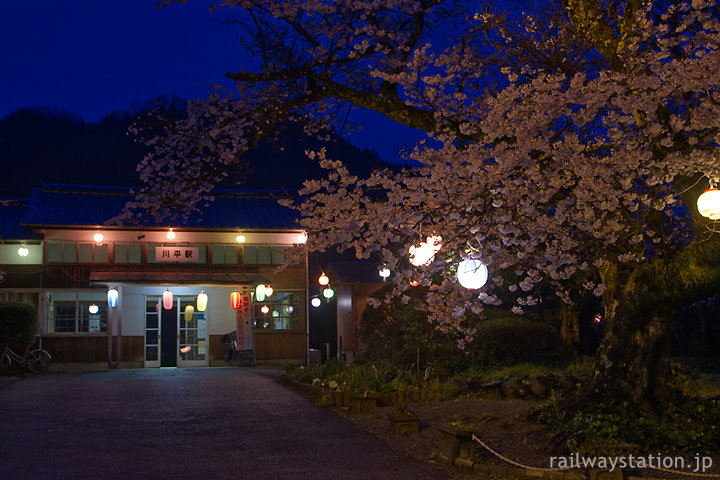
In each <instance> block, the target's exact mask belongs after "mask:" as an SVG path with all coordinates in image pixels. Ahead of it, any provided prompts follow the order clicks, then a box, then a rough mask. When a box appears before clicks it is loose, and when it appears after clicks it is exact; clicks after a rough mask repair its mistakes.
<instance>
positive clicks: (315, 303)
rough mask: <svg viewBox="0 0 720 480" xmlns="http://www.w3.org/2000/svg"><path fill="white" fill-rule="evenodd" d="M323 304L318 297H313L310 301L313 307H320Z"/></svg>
mask: <svg viewBox="0 0 720 480" xmlns="http://www.w3.org/2000/svg"><path fill="white" fill-rule="evenodd" d="M321 304H322V300H320V299H319V298H318V297H313V299H312V300H310V305H312V306H313V307H319V306H320V305H321Z"/></svg>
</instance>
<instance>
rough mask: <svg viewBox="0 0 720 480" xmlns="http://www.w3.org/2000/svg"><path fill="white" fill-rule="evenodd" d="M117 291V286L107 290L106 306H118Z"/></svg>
mask: <svg viewBox="0 0 720 480" xmlns="http://www.w3.org/2000/svg"><path fill="white" fill-rule="evenodd" d="M118 297H119V295H118V291H117V288H115V287H113V288H111V289H110V290H108V293H107V298H108V307H110V308H115V307H117V306H118Z"/></svg>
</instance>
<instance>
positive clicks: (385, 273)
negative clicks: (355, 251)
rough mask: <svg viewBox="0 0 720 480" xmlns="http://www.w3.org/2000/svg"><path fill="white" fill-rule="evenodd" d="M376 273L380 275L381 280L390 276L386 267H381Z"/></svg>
mask: <svg viewBox="0 0 720 480" xmlns="http://www.w3.org/2000/svg"><path fill="white" fill-rule="evenodd" d="M378 273H379V274H380V276H381V277H382V279H383V282H384V281H385V280H387V278H388V277H389V276H390V269H389V268H387V267H383V268H381V269H380V271H379V272H378Z"/></svg>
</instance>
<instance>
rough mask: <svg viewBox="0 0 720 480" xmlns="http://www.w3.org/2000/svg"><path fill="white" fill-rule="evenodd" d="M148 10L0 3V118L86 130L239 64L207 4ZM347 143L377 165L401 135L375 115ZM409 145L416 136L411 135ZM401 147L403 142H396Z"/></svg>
mask: <svg viewBox="0 0 720 480" xmlns="http://www.w3.org/2000/svg"><path fill="white" fill-rule="evenodd" d="M155 3H156V2H155V0H121V1H120V0H66V1H64V2H59V1H57V0H52V1H51V0H32V1H17V0H15V1H4V2H0V61H1V62H2V75H0V117H2V116H5V115H7V114H8V113H10V112H11V111H13V110H15V109H17V108H20V107H24V106H36V105H47V106H50V107H54V108H58V109H65V110H70V111H74V112H77V113H79V114H80V115H81V116H82V117H83V118H84V119H85V120H88V121H96V120H98V119H99V118H101V117H102V116H104V115H106V114H108V113H110V112H112V111H114V110H123V109H131V108H132V105H133V103H134V102H142V101H144V100H147V99H148V98H151V97H153V96H155V95H159V94H168V95H169V94H174V95H177V96H180V97H183V98H191V97H202V96H205V95H206V93H207V89H206V87H205V85H209V84H213V83H220V82H222V81H223V80H224V74H225V72H226V71H234V70H238V69H239V68H238V66H239V65H241V64H242V63H243V62H244V61H246V60H245V58H244V56H243V52H242V49H241V47H240V45H239V42H238V41H237V40H236V39H235V33H236V30H234V27H232V26H228V25H224V24H222V23H220V21H221V20H223V19H224V18H225V15H223V14H217V13H216V14H213V13H211V12H209V10H208V5H210V3H211V2H207V1H204V0H196V1H190V2H189V3H187V4H184V5H177V4H175V5H171V6H169V7H164V8H156V7H155ZM363 123H367V124H368V127H367V128H366V130H365V131H364V132H362V133H359V134H354V135H353V136H352V137H351V139H350V140H351V141H352V142H353V143H355V144H357V145H359V146H361V147H372V148H375V149H376V150H378V151H379V152H380V155H381V157H383V158H385V159H386V160H394V159H395V158H393V155H394V153H393V152H395V151H397V148H398V147H399V146H401V145H402V144H403V143H408V140H407V138H408V135H407V133H401V131H400V130H398V129H397V128H392V126H391V125H390V122H389V121H384V120H383V118H382V117H380V116H379V115H375V116H373V117H372V119H371V121H369V122H363ZM412 136H413V137H414V136H416V135H412ZM403 138H405V139H406V140H403Z"/></svg>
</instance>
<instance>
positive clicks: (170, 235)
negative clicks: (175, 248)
mask: <svg viewBox="0 0 720 480" xmlns="http://www.w3.org/2000/svg"><path fill="white" fill-rule="evenodd" d="M165 236H166V237H167V239H168V240H175V232H173V229H172V228H171V229H170V230H168V232H167V233H166V234H165Z"/></svg>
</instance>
